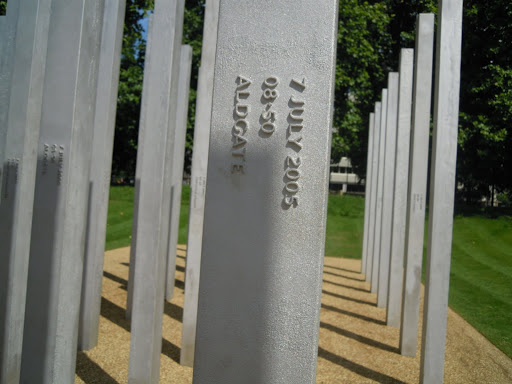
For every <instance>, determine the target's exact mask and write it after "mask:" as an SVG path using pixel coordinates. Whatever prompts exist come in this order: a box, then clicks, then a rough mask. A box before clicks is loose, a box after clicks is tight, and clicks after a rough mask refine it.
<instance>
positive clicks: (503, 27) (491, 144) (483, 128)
mask: <svg viewBox="0 0 512 384" xmlns="http://www.w3.org/2000/svg"><path fill="white" fill-rule="evenodd" d="M463 28H464V29H463V31H464V33H463V46H462V79H461V102H460V111H461V114H460V123H459V125H460V129H459V152H458V161H457V177H458V181H459V182H460V183H461V184H462V185H463V189H462V193H461V194H460V195H459V197H463V198H464V200H465V201H466V202H478V201H479V200H480V198H481V197H482V196H489V194H490V189H491V190H495V189H496V190H497V191H499V192H504V191H510V190H512V132H511V131H510V128H509V125H510V123H509V122H510V121H512V4H511V3H510V1H506V0H496V1H493V2H487V1H482V0H466V2H465V7H464V20H463Z"/></svg>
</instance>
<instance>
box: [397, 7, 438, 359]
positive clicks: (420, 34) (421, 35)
mask: <svg viewBox="0 0 512 384" xmlns="http://www.w3.org/2000/svg"><path fill="white" fill-rule="evenodd" d="M433 57H434V14H420V15H418V18H417V22H416V50H415V57H414V96H413V111H412V131H411V155H410V165H409V187H408V192H407V194H408V196H407V216H406V226H405V227H406V232H405V260H404V261H405V264H404V284H403V289H402V291H403V292H402V316H401V320H400V353H401V354H402V355H405V356H416V348H417V345H418V326H419V324H418V321H419V314H420V313H419V312H420V289H421V268H422V265H423V238H424V236H425V232H424V231H425V205H426V195H427V167H428V153H429V146H428V144H429V140H430V112H431V101H430V100H431V97H432V67H433Z"/></svg>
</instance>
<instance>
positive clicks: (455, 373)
mask: <svg viewBox="0 0 512 384" xmlns="http://www.w3.org/2000/svg"><path fill="white" fill-rule="evenodd" d="M184 256H185V248H184V246H179V251H178V260H177V265H178V267H177V273H176V279H177V280H176V287H175V294H174V299H173V300H172V301H171V302H170V303H166V304H165V315H164V321H163V345H162V355H161V370H160V382H161V383H180V384H181V383H191V382H192V369H191V368H188V367H182V366H180V365H179V354H180V345H181V320H182V315H183V288H184V283H183V281H184V266H185V258H184ZM128 261H129V248H121V249H117V250H113V251H109V252H107V253H106V254H105V267H104V271H105V272H104V278H103V298H102V306H101V319H100V339H99V343H98V346H97V347H95V348H93V349H92V350H90V351H87V352H79V353H78V355H77V368H76V379H75V383H85V384H93V383H106V384H111V383H112V384H113V383H127V378H128V360H129V351H130V333H129V323H128V321H126V320H125V310H124V308H125V305H126V280H127V278H128ZM359 268H360V261H359V260H348V259H339V258H332V257H326V258H325V268H324V286H323V296H322V312H321V317H320V345H319V352H318V371H317V384H320V383H322V384H328V383H418V375H419V353H420V349H419V346H418V353H417V357H415V358H412V357H403V356H401V355H400V354H399V353H398V338H399V331H398V329H396V328H391V327H387V326H386V325H385V310H384V309H381V308H377V307H376V305H375V303H376V295H373V294H371V293H369V288H370V287H369V284H368V283H365V282H364V279H363V276H362V275H361V274H359V273H358V272H356V271H359ZM422 295H423V294H422ZM420 318H421V315H420ZM420 332H421V328H420V331H419V333H418V336H419V335H420V334H421V333H420ZM445 383H460V384H470V383H479V384H480V383H493V384H502V383H503V384H505V383H512V360H511V359H509V358H508V357H507V356H506V355H505V354H504V353H502V352H501V351H499V350H498V349H497V348H496V347H494V346H493V345H492V344H491V343H490V342H489V341H488V340H487V339H486V338H485V337H483V336H482V335H481V334H480V333H478V331H476V330H475V329H474V328H473V327H471V326H470V325H469V324H468V323H467V322H466V321H465V320H464V319H462V318H461V317H460V316H458V315H457V314H456V313H455V312H453V311H452V310H450V311H449V314H448V334H447V344H446V364H445ZM290 384H293V383H290Z"/></svg>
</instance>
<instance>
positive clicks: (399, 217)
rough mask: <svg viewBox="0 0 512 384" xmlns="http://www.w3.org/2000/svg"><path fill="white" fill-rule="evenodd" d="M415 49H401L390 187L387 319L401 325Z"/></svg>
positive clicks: (388, 321) (392, 324) (395, 325)
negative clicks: (391, 197) (393, 167)
mask: <svg viewBox="0 0 512 384" xmlns="http://www.w3.org/2000/svg"><path fill="white" fill-rule="evenodd" d="M413 64H414V49H402V50H401V51H400V68H399V71H400V72H399V73H400V79H399V86H398V122H397V135H396V151H395V153H396V158H395V177H394V179H395V180H394V186H393V212H392V215H393V218H392V224H391V254H390V261H389V275H388V276H389V282H388V287H389V288H388V296H387V298H386V299H387V303H386V308H387V311H386V322H387V324H388V325H389V326H392V327H398V326H399V325H400V305H401V303H402V282H403V269H404V242H405V215H406V210H407V181H408V178H409V145H410V137H411V109H412V81H413Z"/></svg>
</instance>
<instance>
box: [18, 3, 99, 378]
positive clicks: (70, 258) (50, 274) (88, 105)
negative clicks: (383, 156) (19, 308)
mask: <svg viewBox="0 0 512 384" xmlns="http://www.w3.org/2000/svg"><path fill="white" fill-rule="evenodd" d="M103 9H104V2H103V1H87V0H73V1H69V0H53V1H52V14H51V19H50V28H49V35H48V49H47V62H46V73H45V79H44V90H43V92H44V93H43V104H42V115H41V127H40V138H39V148H38V152H37V157H38V164H37V176H36V187H35V195H34V213H33V224H32V242H31V246H30V263H29V272H28V286H27V302H26V309H25V324H24V335H23V352H22V361H21V382H23V383H47V384H50V383H71V382H73V381H74V377H75V359H76V348H77V335H78V317H79V316H78V315H79V308H80V290H81V286H82V285H81V282H82V270H83V251H84V238H85V223H86V217H87V195H88V192H89V188H88V184H89V169H90V159H91V149H92V129H91V127H92V126H93V122H94V109H95V108H94V107H95V99H96V82H97V69H98V56H99V47H100V43H101V30H102V25H103Z"/></svg>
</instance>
